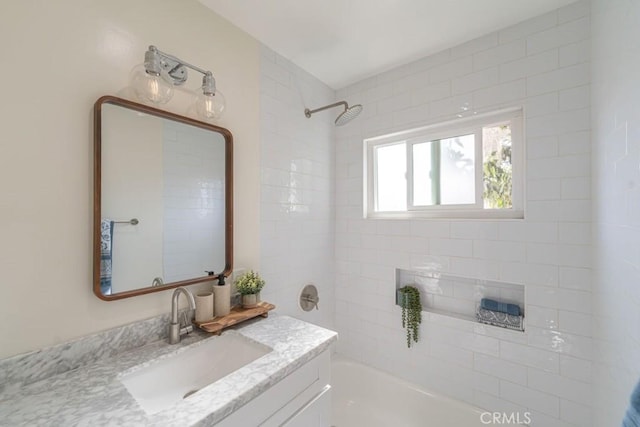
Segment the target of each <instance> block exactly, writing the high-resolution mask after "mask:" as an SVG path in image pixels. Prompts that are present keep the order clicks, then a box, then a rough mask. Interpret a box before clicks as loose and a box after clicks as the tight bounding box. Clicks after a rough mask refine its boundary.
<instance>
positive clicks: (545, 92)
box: [336, 2, 605, 427]
mask: <svg viewBox="0 0 640 427" xmlns="http://www.w3.org/2000/svg"><path fill="white" fill-rule="evenodd" d="M589 33H590V18H589V3H588V2H579V3H576V4H573V5H571V6H568V7H566V8H562V9H559V10H557V11H554V12H551V13H548V14H545V15H542V16H540V17H537V18H534V19H531V20H529V21H525V22H523V23H520V24H518V25H515V26H513V27H510V28H507V29H505V30H502V31H498V32H496V33H492V34H489V35H487V36H485V37H482V38H479V39H476V40H473V41H471V42H469V43H466V44H463V45H460V46H457V47H454V48H452V49H448V50H445V51H443V52H440V53H438V54H435V55H432V56H428V57H426V58H424V59H421V60H419V61H416V62H414V63H412V64H409V65H407V66H403V67H399V68H396V69H393V70H391V71H389V72H386V73H384V74H380V75H377V76H375V77H372V78H370V79H367V80H364V81H362V82H359V83H356V84H354V85H352V86H349V87H347V88H345V89H344V90H340V91H338V93H337V98H338V99H346V100H347V101H348V102H349V103H362V104H363V105H364V112H363V117H361V118H358V119H356V120H355V121H354V122H352V123H351V124H350V125H347V126H345V127H343V128H339V130H338V131H337V141H336V144H337V145H336V271H337V274H336V326H337V329H338V331H339V333H340V341H339V343H338V351H339V352H341V353H344V354H346V355H347V356H350V357H354V358H356V359H358V360H361V361H363V362H365V363H367V364H370V365H373V366H375V367H378V368H381V369H383V370H386V371H390V372H392V373H393V374H396V375H399V376H401V377H403V378H406V379H408V380H410V381H413V382H417V383H419V384H421V385H423V386H424V387H426V388H428V389H432V390H436V391H438V392H442V393H444V394H447V395H450V396H453V397H455V398H458V399H461V400H464V401H467V402H471V403H473V404H476V405H478V406H480V407H483V408H487V409H490V410H496V411H507V412H512V411H517V412H521V413H522V412H525V411H530V412H531V418H532V419H533V422H532V425H533V426H542V427H553V426H581V427H585V426H589V425H591V416H592V412H591V393H590V390H591V382H592V380H591V367H592V364H591V357H592V354H591V345H592V342H591V282H590V279H591V269H590V265H591V238H590V227H591V223H590V222H591V201H590V193H591V189H590V172H591V170H590V149H591V146H590V102H589V95H590V86H589V85H590V70H589V68H590V66H589V54H590V40H589ZM511 106H524V109H525V110H524V111H525V128H526V144H527V158H526V170H527V180H526V186H527V194H526V213H525V215H526V219H525V220H524V221H519V220H493V221H470V220H466V221H463V220H459V221H446V220H439V221H438V220H413V221H411V220H404V221H403V220H365V219H363V218H362V198H363V193H362V151H363V149H362V140H363V139H364V138H367V137H373V136H377V135H382V134H386V133H390V132H393V131H398V130H402V129H407V128H412V127H416V126H419V125H423V124H427V123H431V122H438V121H444V120H448V119H452V118H455V117H456V115H457V114H463V115H464V114H471V113H472V112H473V111H478V112H482V111H490V110H494V109H499V108H503V107H511ZM395 268H403V269H420V270H437V271H443V272H446V273H449V274H454V275H460V276H467V277H472V278H479V279H483V278H484V279H491V280H499V281H500V280H501V281H507V282H514V283H520V284H523V285H524V286H525V293H526V307H525V312H526V313H527V329H526V332H525V333H524V334H522V333H518V332H510V331H505V330H501V329H497V328H492V327H488V326H482V325H479V324H476V323H473V322H468V321H464V320H457V319H452V318H448V317H444V316H439V315H429V316H427V318H426V319H425V320H424V322H423V325H422V328H421V334H422V340H421V342H420V344H419V345H417V346H416V347H415V348H412V349H411V350H408V349H407V348H406V342H405V336H404V331H403V330H402V329H401V320H400V309H399V308H397V307H395V306H394V288H395ZM601 425H605V424H601Z"/></svg>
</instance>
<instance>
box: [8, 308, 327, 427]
mask: <svg viewBox="0 0 640 427" xmlns="http://www.w3.org/2000/svg"><path fill="white" fill-rule="evenodd" d="M225 333H231V334H236V333H239V334H241V335H244V336H245V337H247V338H249V339H251V340H254V341H257V342H259V343H262V344H265V345H267V346H269V347H271V348H273V351H271V352H270V353H268V354H266V355H265V356H263V357H261V358H259V359H257V360H255V361H253V362H252V363H250V364H248V365H246V366H244V367H242V368H240V369H238V370H237V371H235V372H233V373H231V374H229V375H228V376H226V377H224V378H223V379H221V380H219V381H217V382H215V383H214V384H211V385H209V386H207V387H205V388H203V389H201V390H200V391H199V392H198V393H196V394H194V395H192V396H190V397H189V398H188V399H185V400H182V401H180V402H178V403H176V404H175V405H173V406H171V407H169V408H167V409H165V410H163V411H161V412H158V413H155V414H153V415H148V414H147V413H146V412H145V411H144V410H143V409H142V408H141V407H140V406H139V405H138V403H137V402H136V400H135V399H134V398H133V397H132V396H131V395H130V394H129V392H128V391H127V389H126V388H125V387H124V385H123V384H122V383H121V382H120V379H119V377H120V375H121V374H122V373H123V372H131V371H133V370H135V369H138V368H142V367H144V366H147V365H149V364H151V363H153V362H154V361H155V360H156V359H158V358H165V357H169V356H171V355H173V354H175V353H180V352H182V351H185V350H186V349H187V348H189V347H191V346H197V345H200V344H201V343H202V342H204V340H206V339H216V337H212V336H211V335H209V334H205V333H203V332H196V333H192V334H190V335H189V336H187V337H184V338H183V339H182V342H181V343H180V344H178V345H169V344H167V343H166V341H157V342H154V343H151V344H148V345H146V346H144V347H140V348H137V349H134V350H131V351H128V352H125V353H122V354H119V355H118V356H117V357H114V358H112V359H108V360H102V361H98V362H96V363H93V364H91V365H86V366H83V367H80V368H78V369H75V370H72V371H69V372H65V373H62V374H59V375H54V376H52V377H50V378H47V379H44V380H41V381H38V382H35V383H33V384H29V385H26V386H20V387H18V386H16V387H12V386H11V385H8V386H7V387H5V389H4V390H3V391H2V392H1V393H0V425H3V426H4V425H7V426H23V425H24V426H27V425H28V426H106V425H126V426H177V425H179V426H192V425H212V424H215V423H217V422H219V421H220V420H222V419H223V418H224V417H226V416H227V415H229V414H230V413H232V412H234V411H235V410H237V409H238V408H240V407H241V406H243V405H244V404H245V403H247V402H249V401H250V400H252V399H253V398H255V397H256V396H258V395H260V394H261V393H263V392H264V391H265V390H267V389H268V388H270V387H271V386H273V385H274V384H275V383H277V382H278V381H280V380H281V379H283V378H284V377H286V376H287V375H289V374H290V373H291V372H293V371H294V370H296V369H297V368H299V367H300V366H302V365H303V364H305V363H306V362H308V361H309V360H311V359H313V358H314V357H315V356H317V355H319V354H320V353H322V352H323V351H325V350H327V349H328V348H329V346H330V345H331V344H332V343H333V342H334V341H336V340H337V334H336V333H335V332H333V331H330V330H327V329H324V328H321V327H319V326H316V325H312V324H310V323H306V322H303V321H301V320H297V319H294V318H291V317H288V316H279V315H276V314H273V315H271V316H269V317H268V318H266V319H260V320H258V321H252V322H249V324H247V325H246V326H241V327H238V328H236V329H234V330H230V331H228V332H225Z"/></svg>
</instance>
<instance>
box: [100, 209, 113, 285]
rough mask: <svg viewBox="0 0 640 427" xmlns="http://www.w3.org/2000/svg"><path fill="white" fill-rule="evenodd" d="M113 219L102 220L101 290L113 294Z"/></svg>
mask: <svg viewBox="0 0 640 427" xmlns="http://www.w3.org/2000/svg"><path fill="white" fill-rule="evenodd" d="M112 240H113V221H111V220H108V219H103V220H102V221H100V291H101V292H102V295H111V268H112V265H111V259H112V252H111V250H112Z"/></svg>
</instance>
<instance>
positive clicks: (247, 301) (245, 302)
mask: <svg viewBox="0 0 640 427" xmlns="http://www.w3.org/2000/svg"><path fill="white" fill-rule="evenodd" d="M235 285H236V291H238V293H240V295H242V307H244V308H253V307H255V306H257V305H258V303H259V302H260V291H261V290H262V288H263V287H264V279H263V278H262V277H260V275H259V274H258V273H256V272H254V271H253V270H250V271H248V272H246V273H244V274H243V275H242V276H240V277H238V280H236V281H235Z"/></svg>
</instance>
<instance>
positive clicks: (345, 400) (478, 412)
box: [331, 354, 524, 427]
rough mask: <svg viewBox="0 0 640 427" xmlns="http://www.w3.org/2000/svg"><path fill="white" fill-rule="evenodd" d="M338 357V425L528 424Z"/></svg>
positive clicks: (333, 378)
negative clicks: (495, 418) (497, 417)
mask: <svg viewBox="0 0 640 427" xmlns="http://www.w3.org/2000/svg"><path fill="white" fill-rule="evenodd" d="M332 358H333V362H332V372H331V384H332V405H333V413H332V419H331V425H332V426H335V427H414V426H415V427H476V426H478V427H480V426H487V425H489V426H491V425H503V426H507V425H512V426H515V425H519V426H522V425H524V422H520V423H509V422H508V421H507V420H499V422H498V423H496V422H494V421H492V416H493V413H487V411H484V410H482V409H479V408H476V407H474V406H471V405H469V404H466V403H462V402H459V401H457V400H454V399H450V398H448V397H444V396H439V395H437V394H435V393H431V392H429V391H426V390H422V389H420V388H419V387H418V386H416V385H414V384H411V383H409V382H406V381H403V380H401V379H398V378H396V377H393V376H391V375H389V374H387V373H384V372H381V371H378V370H376V369H373V368H370V367H368V366H365V365H362V364H359V363H357V362H354V361H353V360H351V359H347V358H345V357H343V356H340V355H335V354H334V355H333V356H332ZM483 413H484V415H483ZM483 421H484V422H483ZM505 421H506V422H505Z"/></svg>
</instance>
